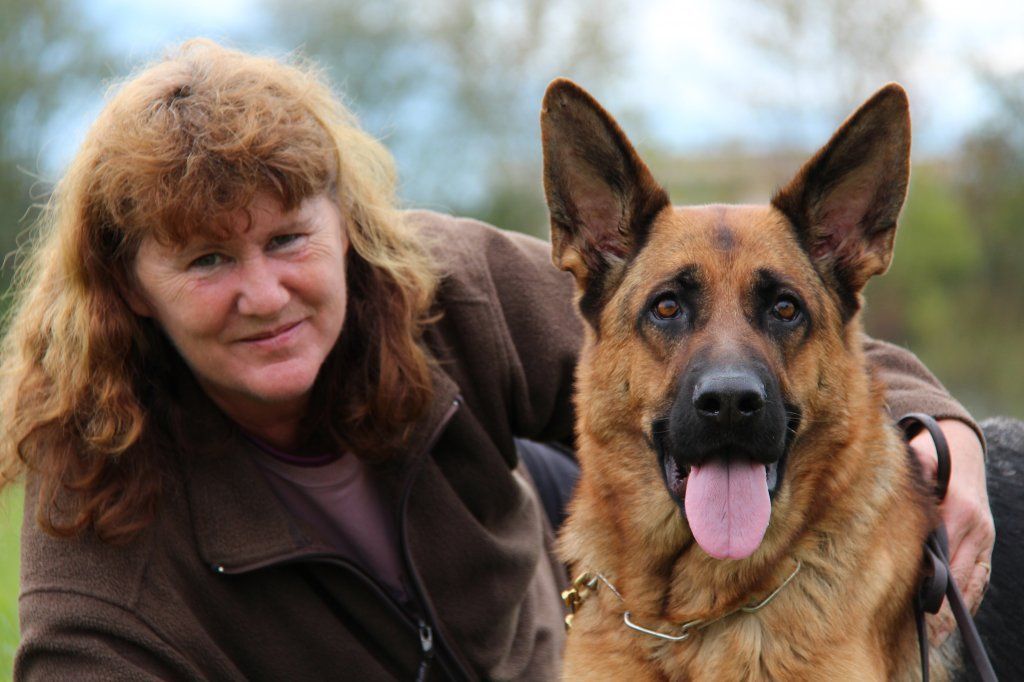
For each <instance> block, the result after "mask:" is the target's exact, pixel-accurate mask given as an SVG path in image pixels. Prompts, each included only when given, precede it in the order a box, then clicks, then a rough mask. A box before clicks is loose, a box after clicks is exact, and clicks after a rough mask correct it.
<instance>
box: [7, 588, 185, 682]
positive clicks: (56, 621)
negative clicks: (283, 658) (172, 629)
mask: <svg viewBox="0 0 1024 682" xmlns="http://www.w3.org/2000/svg"><path fill="white" fill-rule="evenodd" d="M20 615H21V630H22V633H21V643H20V645H19V647H18V651H17V654H16V656H15V660H14V679H15V680H19V681H20V680H25V681H30V680H83V681H90V680H97V681H99V680H104V681H107V680H115V681H116V680H167V679H198V678H199V677H201V676H202V675H201V673H200V671H198V670H196V669H195V668H193V667H192V666H190V665H189V664H188V663H187V662H186V661H185V660H184V659H183V658H182V657H181V656H180V655H179V654H178V652H177V651H175V650H174V649H173V648H172V647H171V646H170V645H168V644H167V643H166V642H165V641H164V640H163V639H161V638H160V637H159V636H158V635H157V634H156V633H155V632H154V631H153V630H152V629H151V628H149V627H148V626H147V625H146V624H145V623H144V622H142V621H141V620H140V619H138V618H137V617H136V616H135V615H133V614H131V613H130V612H128V611H126V610H125V609H124V608H122V607H120V606H117V605H114V604H111V603H108V602H105V601H103V600H100V599H96V598H94V597H90V596H86V595H81V594H77V593H74V592H63V591H56V590H52V591H51V590H43V591H36V592H30V593H27V594H23V595H22V597H21V601H20Z"/></svg>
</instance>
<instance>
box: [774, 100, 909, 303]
mask: <svg viewBox="0 0 1024 682" xmlns="http://www.w3.org/2000/svg"><path fill="white" fill-rule="evenodd" d="M909 175H910V110H909V107H908V104H907V94H906V93H905V92H904V91H903V88H901V87H900V86H899V85H897V84H895V83H890V84H889V85H887V86H885V87H884V88H882V89H881V90H879V91H878V92H877V93H875V94H874V95H873V96H872V97H871V99H869V100H868V101H867V102H865V103H864V104H863V105H861V107H860V109H858V110H857V111H856V112H854V114H853V115H852V116H850V118H848V119H847V120H846V122H845V123H843V125H842V126H840V128H839V130H837V131H836V133H835V134H834V135H833V136H832V139H831V140H829V142H828V144H826V145H825V146H824V147H822V148H821V150H820V151H818V153H817V154H815V155H814V156H813V157H812V158H811V160H810V161H808V162H807V163H806V164H804V167H803V168H801V169H800V172H799V173H797V175H796V177H795V178H793V180H792V181H791V182H790V183H789V184H788V185H787V186H786V187H785V188H784V189H782V190H780V191H779V192H778V193H776V195H775V197H774V198H773V199H772V204H773V205H774V206H775V207H776V208H778V209H779V210H781V211H782V212H783V213H785V214H786V216H787V217H788V218H789V219H790V221H792V223H793V225H795V226H796V230H797V233H798V235H799V237H800V240H801V242H802V244H803V246H804V248H805V249H806V251H807V253H808V254H810V257H811V260H812V261H813V262H814V265H815V267H816V268H818V271H819V272H820V273H821V274H822V276H824V277H825V278H826V281H831V282H832V283H833V284H834V285H835V286H836V287H837V290H838V292H839V294H840V299H841V300H842V302H843V306H844V308H845V311H844V312H845V314H846V315H847V316H850V315H852V314H853V313H854V312H856V310H857V308H858V307H859V299H858V296H857V295H858V293H859V292H860V290H861V289H862V288H863V287H864V285H865V284H866V283H867V281H868V279H869V278H871V277H872V276H874V275H879V274H882V273H883V272H885V271H886V270H887V269H888V268H889V262H890V261H891V260H892V247H893V238H894V237H895V235H896V220H897V218H898V217H899V213H900V209H901V207H902V206H903V200H904V198H905V197H906V195H907V181H908V178H909Z"/></svg>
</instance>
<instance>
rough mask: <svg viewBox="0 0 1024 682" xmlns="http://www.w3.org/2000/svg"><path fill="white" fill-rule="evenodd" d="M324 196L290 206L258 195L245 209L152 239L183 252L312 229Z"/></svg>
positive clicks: (270, 196) (268, 194) (270, 195)
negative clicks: (199, 246) (283, 231)
mask: <svg viewBox="0 0 1024 682" xmlns="http://www.w3.org/2000/svg"><path fill="white" fill-rule="evenodd" d="M322 196H323V193H321V194H317V195H315V196H312V197H307V198H306V199H304V200H302V201H301V202H300V203H299V204H298V205H296V206H292V207H289V206H287V205H286V204H285V203H284V201H283V200H282V199H281V198H280V197H278V196H277V195H275V194H273V193H272V192H259V193H257V194H256V195H255V196H254V197H253V199H252V200H251V201H250V202H249V203H248V204H247V205H245V206H242V207H239V208H236V209H233V210H230V211H221V212H219V213H216V214H213V215H211V216H210V218H209V219H208V220H206V221H201V222H196V223H194V224H192V225H176V226H169V229H163V230H155V231H154V232H153V233H152V234H151V236H152V238H153V240H154V241H156V242H157V243H158V244H160V245H161V246H163V247H166V248H169V249H173V250H183V249H187V248H190V247H192V246H195V245H197V244H222V243H226V242H230V241H232V240H235V239H240V238H245V237H247V236H249V235H251V234H252V233H254V232H255V233H257V234H258V233H261V232H265V231H272V230H275V231H276V230H281V229H286V230H287V229H301V228H305V227H309V225H310V224H311V223H312V222H315V219H316V215H317V214H316V210H315V209H316V206H317V204H316V203H315V200H316V199H317V198H320V197H322Z"/></svg>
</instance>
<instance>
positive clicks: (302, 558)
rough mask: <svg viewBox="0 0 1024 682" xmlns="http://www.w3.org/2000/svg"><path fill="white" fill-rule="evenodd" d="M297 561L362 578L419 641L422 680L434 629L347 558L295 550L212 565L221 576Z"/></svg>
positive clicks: (430, 655) (430, 657)
mask: <svg viewBox="0 0 1024 682" xmlns="http://www.w3.org/2000/svg"><path fill="white" fill-rule="evenodd" d="M301 563H319V564H328V565H331V566H337V567H339V568H342V569H345V570H347V571H349V572H350V573H352V574H353V575H355V576H356V577H357V578H359V580H360V581H362V582H363V583H364V584H365V585H366V587H368V588H369V589H370V591H371V592H373V593H374V594H376V595H377V597H378V598H379V599H380V600H381V601H383V602H384V603H385V604H386V605H387V606H388V610H389V611H391V613H392V614H393V615H395V616H397V617H398V618H399V619H400V620H401V621H402V622H404V623H405V624H406V625H408V626H409V628H410V629H412V630H416V633H417V635H418V636H419V640H420V664H419V667H418V668H417V670H416V680H417V681H419V680H425V679H426V675H427V673H428V672H429V670H430V664H431V662H432V661H433V659H434V631H433V630H432V629H431V627H430V625H428V624H427V623H426V621H424V620H423V617H422V616H418V615H417V616H416V617H415V618H414V617H413V616H412V615H411V614H410V613H409V612H408V611H406V610H405V609H404V608H402V606H401V604H399V603H398V601H397V600H396V599H395V598H394V597H393V596H392V595H391V593H390V592H388V591H387V590H385V589H384V588H383V587H381V586H380V584H379V583H377V581H375V580H374V579H373V578H371V577H370V576H369V575H368V574H367V573H366V572H365V571H363V570H362V569H361V568H359V566H357V565H356V564H354V563H352V562H351V561H349V560H347V559H345V558H343V557H340V556H338V555H336V554H330V553H326V552H296V553H295V554H291V555H287V556H284V557H276V558H275V559H273V560H268V561H261V562H258V563H253V564H246V565H244V566H235V567H231V568H228V567H226V566H222V565H215V566H213V569H214V570H215V571H216V572H217V573H220V574H221V575H240V574H243V573H249V572H251V571H257V570H260V569H263V568H267V567H269V566H287V565H289V564H301Z"/></svg>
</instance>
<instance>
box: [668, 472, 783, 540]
mask: <svg viewBox="0 0 1024 682" xmlns="http://www.w3.org/2000/svg"><path fill="white" fill-rule="evenodd" d="M683 503H684V506H685V507H686V519H687V521H689V523H690V530H691V531H693V537H694V538H695V539H696V540H697V544H699V545H700V546H701V548H702V549H703V550H704V551H705V552H707V553H708V554H710V555H711V556H713V557H715V558H716V559H743V558H746V557H748V556H750V555H751V554H753V553H754V550H755V549H757V548H758V545H760V544H761V539H762V538H764V532H765V530H766V529H767V528H768V517H769V516H771V513H772V504H771V500H769V499H768V483H767V480H766V479H765V468H764V465H763V464H758V463H757V462H751V461H749V460H747V461H735V460H733V461H729V462H726V461H724V460H720V459H715V460H711V461H708V462H705V463H704V464H701V465H699V466H697V465H694V466H693V467H692V468H691V469H690V476H689V478H688V479H687V481H686V497H685V499H684V500H683Z"/></svg>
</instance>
